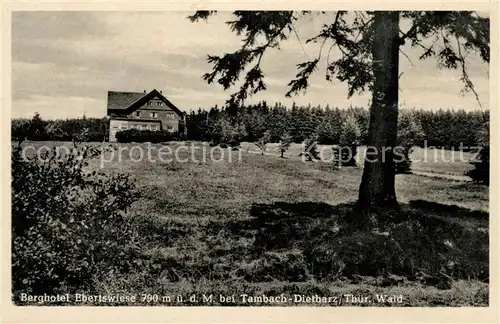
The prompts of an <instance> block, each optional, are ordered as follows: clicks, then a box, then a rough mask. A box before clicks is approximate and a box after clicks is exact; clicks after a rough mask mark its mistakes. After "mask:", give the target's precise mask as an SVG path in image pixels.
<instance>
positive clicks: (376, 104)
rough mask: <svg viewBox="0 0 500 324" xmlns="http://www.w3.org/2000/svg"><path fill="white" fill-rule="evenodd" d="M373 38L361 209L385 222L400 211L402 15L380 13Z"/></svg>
mask: <svg viewBox="0 0 500 324" xmlns="http://www.w3.org/2000/svg"><path fill="white" fill-rule="evenodd" d="M373 37H374V39H373V46H372V55H373V73H374V85H373V93H372V106H371V108H370V126H369V130H368V143H367V145H368V146H367V152H366V160H365V163H364V170H363V177H362V180H361V185H360V188H359V198H358V206H357V207H358V211H361V212H362V214H364V215H366V214H367V213H368V214H369V215H371V216H376V218H377V220H382V219H384V218H385V219H388V218H390V217H391V215H392V213H391V212H390V211H391V210H397V209H398V203H397V200H396V191H395V188H394V185H395V168H394V161H393V156H394V152H393V149H394V147H395V146H396V137H397V124H398V91H399V84H398V83H399V80H398V79H399V12H397V11H384V12H382V11H379V12H376V13H375V16H374V34H373ZM365 220H366V218H365ZM372 220H373V219H372Z"/></svg>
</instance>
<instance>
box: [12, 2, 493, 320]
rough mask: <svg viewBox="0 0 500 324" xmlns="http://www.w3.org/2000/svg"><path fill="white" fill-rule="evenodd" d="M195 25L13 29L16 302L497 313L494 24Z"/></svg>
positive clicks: (421, 15)
mask: <svg viewBox="0 0 500 324" xmlns="http://www.w3.org/2000/svg"><path fill="white" fill-rule="evenodd" d="M196 9H197V8H195V9H194V10H191V11H190V10H183V11H168V10H162V11H159V10H151V11H139V10H138V11H117V10H113V11H88V10H80V11H75V10H72V11H69V10H68V11H64V10H63V11H61V10H58V11H54V10H47V11H42V10H35V11H33V10H31V11H22V10H19V11H12V13H11V27H10V28H11V40H10V48H11V55H12V58H11V89H12V90H11V119H10V146H11V152H10V153H11V162H10V163H11V165H10V176H11V177H10V187H11V191H10V193H11V205H10V206H11V240H10V241H11V266H10V267H11V296H12V298H11V301H12V303H13V305H16V306H37V307H45V306H95V307H105V306H115V307H129V306H149V307H150V306H154V307H180V306H182V307H186V306H187V307H189V306H238V307H318V308H325V307H330V308H336V307H347V308H350V307H368V308H380V307H386V308H387V307H414V308H418V307H476V308H482V307H489V306H491V304H490V293H491V287H490V277H491V276H490V270H491V269H490V203H489V200H490V100H491V99H490V18H491V17H490V15H491V13H490V12H488V11H482V10H478V11H473V10H469V11H465V10H456V11H445V10H440V11H437V10H434V11H394V10H384V11H383V10H375V11H370V10H367V11H362V10H359V11H358V10H337V11H334V10H327V11H319V10H298V11H296V10H290V11H287V10H233V11H228V10H206V11H200V10H196ZM495 41H497V40H496V39H495ZM497 63H498V62H497ZM491 105H493V103H491ZM7 145H8V144H7ZM5 168H7V166H5ZM6 186H8V184H6ZM7 216H8V215H5V217H7ZM7 284H8V283H7ZM332 311H333V310H332ZM478 320H479V319H478Z"/></svg>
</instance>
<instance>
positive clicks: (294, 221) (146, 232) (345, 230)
mask: <svg viewBox="0 0 500 324" xmlns="http://www.w3.org/2000/svg"><path fill="white" fill-rule="evenodd" d="M39 145H42V143H36V146H39ZM56 145H58V144H56ZM114 145H115V146H116V147H118V148H119V147H122V148H123V150H122V153H121V154H119V153H118V150H117V149H115V150H114V151H113V152H108V153H106V154H105V155H104V156H103V157H100V158H96V159H94V160H92V161H91V163H90V165H89V166H88V168H89V170H91V171H92V170H97V171H102V172H105V173H116V172H124V173H130V174H132V175H133V178H134V179H135V180H136V184H137V187H138V189H139V191H140V193H141V197H140V199H139V200H138V201H136V202H135V203H134V204H133V205H132V208H131V209H130V210H129V211H128V212H127V219H129V220H130V221H131V222H134V223H137V228H138V230H139V233H140V236H141V242H142V243H141V244H140V245H139V246H136V247H135V248H136V249H137V251H138V253H139V255H140V257H138V258H136V259H133V260H131V262H133V263H136V264H137V267H136V268H135V269H136V270H134V271H132V272H131V273H129V274H127V275H120V276H115V275H113V273H109V275H107V276H104V277H105V279H103V280H102V281H100V282H98V283H96V285H95V287H96V290H97V291H92V292H89V293H102V294H106V293H108V294H109V293H123V294H127V293H128V294H137V295H142V294H146V295H151V296H154V295H157V296H159V299H158V300H149V301H146V302H144V304H147V305H167V304H168V305H193V304H194V305H241V306H253V305H269V306H280V305H299V306H311V305H318V306H328V305H342V306H460V305H467V306H486V305H488V282H489V261H488V260H489V247H488V245H489V234H488V232H489V231H488V227H489V225H488V218H489V209H488V200H489V196H488V187H486V186H481V185H477V184H474V183H471V182H466V181H457V180H452V179H443V178H437V177H432V176H422V175H415V174H407V175H398V176H397V179H396V190H397V195H398V200H399V202H400V203H401V205H402V213H401V214H402V215H403V216H402V219H401V220H400V221H399V222H397V223H395V224H394V225H392V226H390V227H388V228H383V229H380V231H378V232H363V231H361V230H350V228H349V222H348V221H349V216H350V213H351V209H352V205H353V203H354V202H355V200H356V198H357V192H358V186H359V184H360V181H361V173H362V169H361V167H353V168H347V167H344V168H340V169H335V168H334V167H333V166H332V165H331V164H328V163H315V162H303V161H302V160H301V159H300V158H299V157H298V153H300V151H298V152H296V150H297V148H294V149H292V150H290V151H289V152H287V153H286V154H285V156H287V157H286V158H284V159H282V158H279V156H277V154H278V153H271V152H269V153H266V155H264V156H262V155H260V154H256V153H255V152H252V150H255V151H256V148H253V149H251V148H249V147H245V146H243V148H242V149H241V150H240V151H230V150H228V149H224V150H216V151H215V152H213V153H212V154H213V156H214V157H215V158H214V159H211V158H210V154H211V153H210V152H211V151H210V149H211V148H210V147H208V146H207V145H204V146H203V148H205V150H206V151H205V152H204V151H203V148H202V146H200V145H201V144H195V145H197V147H198V149H197V150H196V151H195V154H193V155H192V154H191V153H189V152H188V150H187V149H185V150H184V149H183V150H179V151H178V152H179V156H178V158H177V161H173V162H161V161H158V159H159V156H158V151H152V153H151V158H149V159H148V158H147V155H146V150H145V147H146V144H141V145H139V147H142V148H144V150H143V151H141V150H140V149H137V148H136V149H134V150H130V149H131V148H132V144H114ZM180 145H181V144H179V143H177V144H176V143H172V144H169V145H168V147H170V149H171V150H173V151H175V149H176V148H178V147H179V146H180ZM155 147H156V148H160V147H161V145H156V146H155ZM141 152H143V153H142V154H143V157H142V159H141ZM415 154H421V152H416V153H415ZM203 157H205V159H204V158H203ZM179 158H180V159H179ZM182 159H185V161H183V162H181V161H180V160H182ZM417 168H420V169H421V170H423V171H426V170H427V172H436V170H438V171H439V173H448V174H456V175H460V174H463V172H462V170H466V169H468V168H469V165H468V164H467V163H461V164H460V162H456V163H448V164H447V163H437V164H432V163H431V162H430V164H429V163H421V164H420V165H418V166H417ZM120 257H121V256H117V258H120ZM103 271H104V272H105V271H106V269H103ZM243 294H245V295H248V296H250V297H252V296H262V295H265V296H267V297H271V296H273V297H274V296H281V294H283V296H286V299H283V300H282V301H280V302H276V301H269V300H268V301H267V302H266V300H263V299H259V298H257V299H253V300H252V299H249V297H248V296H247V297H244V296H242V295H243ZM348 294H352V295H353V296H354V297H355V296H370V298H369V299H366V300H364V301H363V300H361V301H360V302H357V301H356V299H353V298H352V297H351V298H349V297H348ZM177 295H182V296H186V297H185V299H184V300H183V302H182V303H177V302H176V301H175V298H173V299H172V300H171V301H167V299H166V298H163V297H165V296H177ZM191 295H196V296H197V299H196V300H194V299H193V300H191V301H189V300H188V299H187V296H191ZM203 295H205V296H204V297H206V299H205V300H204V299H203ZM210 295H212V297H213V298H212V299H210ZM220 296H235V298H234V299H231V298H225V297H224V298H223V299H221V298H220ZM310 296H320V297H335V298H331V299H329V300H327V301H326V302H325V301H318V300H310V301H309V302H308V301H307V299H306V297H310ZM389 296H394V299H393V300H392V299H388V297H389ZM162 298H163V299H162Z"/></svg>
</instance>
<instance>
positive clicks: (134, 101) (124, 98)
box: [108, 89, 184, 115]
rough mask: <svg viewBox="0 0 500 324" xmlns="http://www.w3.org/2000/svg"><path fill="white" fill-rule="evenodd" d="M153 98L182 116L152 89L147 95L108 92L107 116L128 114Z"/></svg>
mask: <svg viewBox="0 0 500 324" xmlns="http://www.w3.org/2000/svg"><path fill="white" fill-rule="evenodd" d="M153 97H158V98H160V99H161V100H162V101H163V102H164V103H165V104H166V105H167V106H168V107H169V108H170V109H172V110H173V111H175V112H176V113H177V114H179V115H184V112H182V111H181V110H180V109H179V108H177V107H176V106H175V105H174V104H173V103H171V102H170V101H168V100H167V98H165V97H164V96H163V95H162V94H161V93H160V92H159V91H158V90H156V89H154V90H152V91H150V92H148V93H144V92H119V91H108V115H110V114H111V113H115V114H129V113H131V112H133V111H134V110H136V109H138V108H139V107H140V106H142V105H143V104H144V103H145V102H146V101H148V100H150V99H151V98H153Z"/></svg>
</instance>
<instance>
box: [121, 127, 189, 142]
mask: <svg viewBox="0 0 500 324" xmlns="http://www.w3.org/2000/svg"><path fill="white" fill-rule="evenodd" d="M180 138H181V137H180V135H179V133H170V132H167V131H151V130H138V129H127V130H123V131H119V132H117V133H116V140H117V141H118V142H120V143H131V142H137V143H144V142H151V143H161V142H169V141H176V140H179V139H180Z"/></svg>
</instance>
